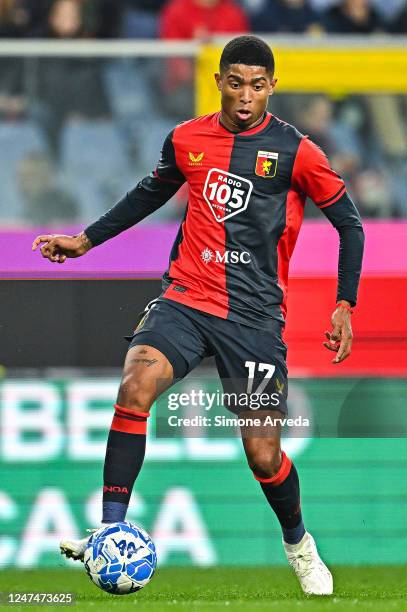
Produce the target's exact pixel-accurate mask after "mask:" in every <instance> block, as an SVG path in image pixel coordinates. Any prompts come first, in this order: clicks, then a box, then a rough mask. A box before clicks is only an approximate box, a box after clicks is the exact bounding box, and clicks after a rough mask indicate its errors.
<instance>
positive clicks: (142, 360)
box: [130, 359, 158, 368]
mask: <svg viewBox="0 0 407 612" xmlns="http://www.w3.org/2000/svg"><path fill="white" fill-rule="evenodd" d="M130 363H146V364H147V367H148V368H149V367H150V366H152V365H154V364H155V363H158V359H131V360H130Z"/></svg>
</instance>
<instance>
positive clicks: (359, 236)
mask: <svg viewBox="0 0 407 612" xmlns="http://www.w3.org/2000/svg"><path fill="white" fill-rule="evenodd" d="M185 181H187V183H188V185H189V200H188V205H187V208H186V212H185V215H184V218H183V220H182V222H181V225H180V228H179V231H178V234H177V237H176V239H175V242H174V245H173V247H172V250H171V254H170V261H169V266H168V269H167V271H166V272H165V274H164V276H163V293H162V296H161V298H162V299H169V300H173V301H175V302H179V303H182V304H184V305H186V306H190V307H192V308H196V309H198V310H201V311H204V312H206V313H209V314H212V315H215V316H218V317H222V318H224V319H231V320H234V321H237V322H239V323H244V324H246V325H249V326H252V327H256V328H260V329H268V326H269V325H270V320H272V319H279V320H280V321H284V319H285V316H286V309H287V285H288V272H289V262H290V258H291V255H292V253H293V250H294V247H295V243H296V240H297V237H298V234H299V231H300V228H301V223H302V219H303V214H304V206H305V202H306V200H307V197H309V198H311V199H312V200H313V201H314V203H315V204H316V205H317V206H318V207H319V208H320V209H321V211H322V212H323V213H324V214H325V215H326V216H327V217H328V219H329V220H330V222H331V223H332V224H333V225H334V226H335V228H336V229H337V230H338V233H339V236H340V248H339V264H338V291H337V300H347V301H348V302H350V304H351V305H355V304H356V299H357V290H358V283H359V278H360V273H361V264H362V256H363V243H364V234H363V228H362V223H361V220H360V216H359V213H358V211H357V209H356V207H355V205H354V204H353V202H352V200H351V199H350V198H349V196H348V195H347V192H346V187H345V184H344V182H343V180H342V179H341V177H340V176H338V175H337V174H336V173H335V172H334V171H333V170H332V168H331V167H330V164H329V161H328V159H327V157H326V156H325V154H324V153H323V151H322V150H321V149H320V148H319V147H318V146H317V145H315V144H314V143H313V142H312V141H310V140H309V139H308V137H306V136H304V135H303V134H301V133H300V132H298V130H297V129H296V128H295V127H293V126H292V125H289V124H287V123H285V122H284V121H281V120H280V119H278V118H277V117H275V116H273V115H272V114H270V113H265V115H264V118H263V120H262V122H261V123H260V124H259V125H257V126H256V127H254V128H252V129H249V130H246V131H244V132H240V133H234V132H230V131H229V130H227V129H226V128H225V127H224V126H223V125H222V123H221V121H220V113H215V114H210V115H205V116H202V117H198V118H196V119H192V120H191V121H187V122H185V123H182V124H180V125H178V126H177V127H176V128H175V129H174V130H173V131H172V132H171V133H170V134H169V135H168V136H167V138H166V140H165V142H164V146H163V149H162V152H161V158H160V160H159V162H158V165H157V168H156V169H155V171H154V172H152V173H151V175H150V176H148V177H146V178H144V179H143V180H142V181H140V182H139V184H138V185H137V186H136V187H135V189H133V190H132V191H130V192H129V193H127V194H126V196H125V197H124V198H123V199H122V200H121V201H120V202H118V204H116V206H114V207H113V208H111V209H110V210H109V211H108V212H107V213H106V214H105V215H103V216H102V217H101V218H100V219H99V220H98V221H96V222H95V223H93V224H92V225H90V226H89V227H87V228H86V230H85V233H86V235H87V236H88V237H89V239H90V240H91V242H92V244H93V245H94V246H96V245H98V244H101V243H102V242H104V241H105V240H108V239H109V238H112V237H113V236H115V235H117V234H118V233H120V232H121V231H123V230H125V229H127V228H129V227H131V226H132V225H134V224H135V223H138V222H139V221H140V220H141V219H143V218H144V217H146V216H147V215H148V214H150V213H152V212H153V211H155V210H157V209H158V208H159V207H161V206H162V205H163V204H164V203H165V202H166V201H167V200H168V199H170V198H171V197H172V196H173V195H174V194H175V193H176V191H177V190H178V189H179V188H180V186H181V185H182V184H183V183H184V182H185ZM320 255H321V257H324V254H323V253H321V254H320Z"/></svg>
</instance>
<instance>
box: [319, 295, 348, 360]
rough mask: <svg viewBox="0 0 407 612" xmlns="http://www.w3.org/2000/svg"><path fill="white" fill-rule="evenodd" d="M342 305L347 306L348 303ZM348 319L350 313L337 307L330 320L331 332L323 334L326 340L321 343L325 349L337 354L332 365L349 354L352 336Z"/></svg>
mask: <svg viewBox="0 0 407 612" xmlns="http://www.w3.org/2000/svg"><path fill="white" fill-rule="evenodd" d="M344 303H346V304H348V302H344ZM349 306H350V304H349ZM350 317H351V313H350V311H349V310H348V309H346V308H342V307H341V306H338V307H337V308H336V310H335V311H334V313H333V315H332V318H331V323H332V331H331V332H329V331H326V332H325V336H326V338H327V341H326V342H324V343H323V344H324V346H325V348H327V349H328V350H330V351H334V352H335V353H337V355H336V357H335V359H333V360H332V363H340V362H341V361H343V360H344V359H346V358H347V357H349V355H350V354H351V351H352V338H353V334H352V326H351V322H350Z"/></svg>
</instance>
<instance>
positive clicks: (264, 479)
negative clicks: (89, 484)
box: [33, 36, 364, 595]
mask: <svg viewBox="0 0 407 612" xmlns="http://www.w3.org/2000/svg"><path fill="white" fill-rule="evenodd" d="M305 68H306V67H305V66H304V69H305ZM215 79H216V84H217V87H218V89H219V91H220V94H221V111H220V112H218V113H215V114H211V115H206V116H203V117H198V118H196V119H192V120H190V121H186V122H185V123H181V124H180V125H178V126H176V127H175V129H174V130H173V131H172V132H171V133H170V134H169V135H168V136H167V138H166V140H165V142H164V145H163V148H162V152H161V158H160V160H159V162H158V165H157V168H156V169H155V170H154V172H152V174H151V175H150V176H148V177H146V178H144V179H143V180H142V181H140V183H139V184H138V185H137V186H136V187H135V188H134V189H133V190H132V191H130V192H129V193H127V195H126V196H125V197H124V198H123V199H122V200H121V201H120V202H118V204H116V205H115V206H114V207H113V208H111V209H110V210H109V211H108V212H107V213H106V214H104V215H103V216H102V217H100V219H98V220H97V221H95V222H94V223H92V224H91V225H89V227H87V228H86V229H85V230H84V231H83V232H82V233H80V234H79V235H77V236H62V235H43V236H38V238H36V240H35V241H34V243H33V249H34V250H35V249H36V248H37V247H38V246H39V245H40V244H42V243H44V244H43V246H42V247H41V253H42V255H43V257H45V258H47V259H49V260H50V261H52V262H57V263H63V262H64V261H65V260H66V258H67V257H80V256H82V255H84V254H85V253H86V252H87V251H88V250H89V249H91V248H95V247H96V246H98V245H99V244H102V243H103V242H105V241H106V240H108V239H109V238H112V237H113V236H116V235H117V234H119V233H120V232H122V231H124V230H126V229H128V228H129V227H131V226H133V225H134V224H136V223H138V222H139V221H141V220H142V219H144V218H145V217H146V216H147V215H148V214H150V213H152V212H153V211H155V210H157V209H158V208H160V206H163V204H165V202H166V201H167V200H169V199H170V198H171V197H172V196H173V195H174V194H175V193H176V191H177V190H178V189H179V188H180V186H181V185H182V184H183V183H184V182H185V181H186V182H187V183H188V185H189V202H188V207H187V210H186V213H185V216H184V219H183V221H182V224H181V226H180V228H179V232H178V235H177V238H176V240H175V243H174V245H173V248H172V251H171V256H170V265H169V268H168V270H167V271H166V273H165V274H164V277H163V289H162V293H161V295H160V296H159V298H158V299H157V300H155V301H154V303H153V305H152V307H151V308H150V309H149V310H148V311H147V312H146V315H145V317H144V318H143V320H142V322H141V324H140V325H139V326H138V328H137V329H136V330H135V332H134V335H133V336H132V339H131V341H130V344H129V350H128V353H127V356H126V360H125V364H124V371H123V377H122V380H121V384H120V388H119V392H118V398H117V403H116V404H115V413H114V416H113V421H112V425H111V429H110V433H109V437H108V442H107V450H106V458H105V465H104V487H103V517H102V523H104V524H108V523H112V522H116V521H122V520H124V518H125V516H126V511H127V506H128V503H129V499H130V494H131V491H132V488H133V485H134V482H135V480H136V478H137V475H138V473H139V471H140V469H141V466H142V463H143V459H144V451H145V441H146V427H147V418H148V416H149V412H150V407H151V405H152V404H153V402H154V401H155V399H156V398H157V396H158V395H159V393H160V391H162V390H163V386H167V387H168V386H170V385H171V384H172V382H173V380H174V379H179V378H182V377H184V376H186V374H188V372H190V371H191V370H192V369H193V368H194V367H195V366H196V365H197V364H198V363H199V362H200V361H201V360H202V359H203V358H204V357H206V356H210V355H214V356H215V359H216V365H217V368H218V372H219V375H220V378H221V379H222V383H223V385H224V389H225V390H227V391H230V389H238V390H240V391H242V390H243V391H244V390H246V392H247V393H249V394H250V393H256V392H258V393H260V389H261V391H262V392H263V393H266V392H268V393H269V394H270V397H272V396H273V397H274V398H275V397H276V396H277V398H278V403H277V404H275V403H271V402H270V405H267V406H265V407H264V406H263V407H262V408H260V409H259V410H257V411H256V412H255V413H253V411H252V410H250V409H247V408H246V409H245V410H243V411H242V410H241V409H240V408H239V406H237V405H231V404H230V405H228V406H227V407H228V409H229V410H231V411H232V412H234V413H235V414H238V415H239V416H242V417H247V416H250V415H251V416H253V414H255V416H256V417H259V418H260V420H261V422H262V423H266V421H267V420H268V421H269V422H270V418H271V419H277V418H278V417H280V418H281V416H282V414H283V415H285V414H286V412H287V406H286V398H287V368H286V346H285V344H284V342H283V340H282V331H283V328H284V320H285V315H286V298H287V277H288V266H289V260H290V257H291V254H292V252H293V249H294V246H295V242H296V239H297V236H298V232H299V230H300V226H301V221H302V216H303V210H304V204H305V201H306V198H307V197H310V198H311V199H312V200H313V201H314V202H315V204H316V205H317V206H318V207H319V208H320V209H321V211H322V212H323V213H324V214H325V216H326V217H327V218H328V219H329V221H330V222H331V223H332V224H333V225H334V227H335V228H336V229H337V231H338V233H339V236H340V249H339V266H338V267H339V271H338V291H337V300H336V306H335V308H334V311H333V314H332V331H330V332H326V341H325V342H324V345H325V347H326V348H327V349H329V350H330V351H334V352H336V355H335V356H334V359H333V363H334V364H339V363H340V362H342V361H343V360H344V359H345V358H346V357H348V355H349V354H350V352H351V343H352V330H351V322H350V315H351V313H352V308H353V307H354V306H355V304H356V298H357V289H358V283H359V277H360V271H361V261H362V254H363V242H364V235H363V229H362V225H361V220H360V216H359V214H358V212H357V210H356V208H355V206H354V204H353V202H352V201H351V199H350V198H349V196H348V195H347V192H346V188H345V185H344V183H343V181H342V179H341V178H340V177H339V176H338V175H337V174H336V173H335V172H334V171H333V170H332V169H331V167H330V165H329V162H328V160H327V158H326V156H325V155H324V153H323V152H322V151H321V150H320V149H319V148H318V147H317V146H316V145H315V144H314V143H312V142H311V141H310V140H309V139H308V138H307V137H306V136H304V135H302V134H301V133H299V132H298V131H297V130H296V129H295V127H293V126H292V125H289V124H287V123H285V122H284V121H281V120H280V119H278V118H277V117H275V116H273V115H272V114H270V113H269V112H267V110H266V109H267V103H268V99H269V96H270V95H271V94H272V93H273V91H274V88H275V86H276V82H277V80H276V79H275V78H274V57H273V53H272V51H271V49H270V48H269V46H268V45H267V44H266V43H265V42H264V41H262V40H261V39H259V38H257V37H254V36H240V37H238V38H235V39H233V40H232V41H230V42H229V43H228V44H227V45H226V46H225V48H224V50H223V52H222V55H221V59H220V70H219V73H218V74H216V75H215ZM321 255H322V254H321ZM163 381H167V383H163ZM267 417H268V419H267ZM248 423H250V421H248ZM260 429H261V427H260V428H259V427H257V428H256V426H255V425H250V424H248V425H246V426H245V427H244V428H242V439H243V446H244V450H245V453H246V456H247V461H248V464H249V467H250V469H251V470H252V472H253V475H254V478H255V479H256V480H257V481H258V482H259V486H260V487H261V489H262V490H263V493H264V495H265V498H266V501H267V502H268V504H269V505H270V506H271V508H272V509H273V510H274V512H275V514H276V515H277V518H278V520H279V522H280V524H281V528H282V534H283V546H284V549H285V552H286V555H287V558H288V561H289V563H290V564H291V566H292V567H293V569H294V571H295V573H296V574H297V576H298V578H299V581H300V584H301V587H302V589H303V591H304V592H305V593H308V594H317V595H329V594H331V593H332V591H333V583H332V576H331V573H330V572H329V570H328V568H327V567H326V566H325V564H324V563H323V562H322V560H321V559H320V557H319V555H318V552H317V548H316V545H315V541H314V539H313V538H312V536H311V535H310V534H309V533H308V532H307V531H306V530H305V527H304V524H303V520H302V516H301V509H300V488H299V481H298V474H297V470H296V469H295V466H294V464H293V462H292V460H291V459H290V458H289V457H288V456H287V455H286V454H285V453H284V451H282V450H281V448H280V429H281V428H280V426H279V425H278V423H276V424H275V425H270V427H269V428H268V430H267V435H262V432H263V430H262V432H260ZM86 543H87V538H84V539H82V540H75V541H63V542H61V551H62V553H63V554H64V555H66V556H67V557H72V558H74V559H83V554H84V550H85V548H86Z"/></svg>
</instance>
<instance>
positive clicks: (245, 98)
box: [240, 87, 252, 104]
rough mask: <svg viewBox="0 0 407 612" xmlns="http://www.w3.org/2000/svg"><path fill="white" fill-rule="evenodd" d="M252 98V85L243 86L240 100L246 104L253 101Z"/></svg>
mask: <svg viewBox="0 0 407 612" xmlns="http://www.w3.org/2000/svg"><path fill="white" fill-rule="evenodd" d="M251 100H252V97H251V89H250V87H242V90H241V94H240V101H241V102H243V103H244V104H248V103H249V102H251Z"/></svg>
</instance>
